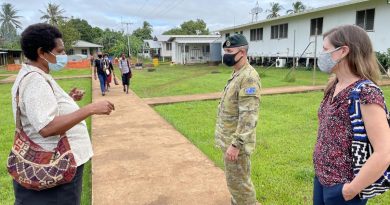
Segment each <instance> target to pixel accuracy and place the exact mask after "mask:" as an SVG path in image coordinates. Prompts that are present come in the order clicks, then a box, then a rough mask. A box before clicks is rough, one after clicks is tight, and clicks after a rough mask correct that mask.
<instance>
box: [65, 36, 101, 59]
mask: <svg viewBox="0 0 390 205" xmlns="http://www.w3.org/2000/svg"><path fill="white" fill-rule="evenodd" d="M102 48H103V46H102V45H98V44H94V43H90V42H87V41H83V40H78V41H76V42H75V43H74V45H73V47H72V49H71V50H70V51H69V52H70V53H69V55H76V54H81V55H86V56H90V55H91V54H96V53H97V52H99V51H101V49H102Z"/></svg>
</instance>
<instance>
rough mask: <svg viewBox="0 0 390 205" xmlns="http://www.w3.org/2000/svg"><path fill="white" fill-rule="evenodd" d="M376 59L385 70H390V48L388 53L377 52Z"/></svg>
mask: <svg viewBox="0 0 390 205" xmlns="http://www.w3.org/2000/svg"><path fill="white" fill-rule="evenodd" d="M376 58H377V59H378V61H379V63H380V64H381V65H382V66H383V67H384V68H385V69H389V68H390V48H389V49H387V53H386V52H376Z"/></svg>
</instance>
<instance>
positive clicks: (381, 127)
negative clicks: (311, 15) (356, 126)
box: [313, 25, 390, 205]
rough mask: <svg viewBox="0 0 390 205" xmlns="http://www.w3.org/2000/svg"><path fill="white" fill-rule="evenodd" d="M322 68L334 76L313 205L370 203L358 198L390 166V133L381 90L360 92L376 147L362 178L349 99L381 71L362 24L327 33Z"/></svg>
mask: <svg viewBox="0 0 390 205" xmlns="http://www.w3.org/2000/svg"><path fill="white" fill-rule="evenodd" d="M323 36H324V40H323V52H322V53H321V55H320V56H319V58H318V67H319V68H320V69H321V70H322V71H324V72H328V73H333V75H332V77H331V79H330V81H329V84H328V86H327V88H326V89H325V96H324V99H323V101H322V102H321V105H320V108H319V110H318V119H319V128H318V137H317V143H316V145H315V148H314V155H313V162H314V169H315V178H314V194H313V200H314V205H338V204H359V205H360V204H363V205H364V204H366V203H367V200H361V199H360V198H359V196H358V194H359V193H360V192H361V191H362V190H363V189H364V188H366V187H368V186H369V185H371V184H372V183H373V182H375V181H376V180H377V179H379V178H380V176H381V175H382V174H383V173H384V171H385V170H386V168H387V167H388V166H389V164H390V129H389V125H388V123H387V119H386V113H385V110H384V106H385V103H384V99H383V97H382V91H381V90H380V89H378V88H376V87H372V86H366V87H364V88H363V89H362V91H361V94H360V101H361V102H360V103H361V112H362V117H363V121H364V124H365V128H366V131H367V135H368V136H369V140H370V142H371V144H372V146H373V148H374V152H373V154H372V155H371V157H370V158H369V159H368V160H367V162H366V163H365V164H364V166H363V167H362V169H361V170H360V172H359V175H357V176H356V177H354V174H353V170H352V151H351V149H352V138H353V132H352V125H351V122H350V119H349V112H348V106H349V104H348V100H349V95H350V93H351V91H352V89H353V88H354V87H355V86H356V85H357V84H358V83H359V82H361V81H362V80H366V79H368V80H371V81H372V82H374V83H377V82H378V79H379V74H380V73H379V68H378V64H377V63H376V58H375V54H374V51H373V48H372V45H371V41H370V39H369V37H368V35H367V33H366V32H365V31H364V30H363V29H361V28H360V27H357V26H352V25H346V26H340V27H337V28H334V29H332V30H330V31H329V32H327V33H325V34H324V35H323Z"/></svg>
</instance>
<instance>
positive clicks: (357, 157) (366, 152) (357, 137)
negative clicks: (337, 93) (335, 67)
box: [348, 80, 390, 199]
mask: <svg viewBox="0 0 390 205" xmlns="http://www.w3.org/2000/svg"><path fill="white" fill-rule="evenodd" d="M366 86H373V87H376V88H378V89H379V87H378V86H377V85H375V84H374V83H373V82H372V81H370V80H364V81H362V82H360V83H358V84H357V85H356V86H355V88H354V89H353V90H352V92H351V94H350V96H349V107H348V112H349V118H350V120H351V124H352V131H353V139H352V158H353V160H352V168H353V173H354V175H355V177H356V176H357V175H358V173H359V171H360V169H361V168H362V167H363V165H364V163H365V162H366V161H367V160H368V158H369V157H370V156H371V155H372V153H373V147H372V145H371V143H370V140H369V139H368V136H367V132H366V128H365V127H364V122H363V118H362V113H361V109H360V100H359V98H360V92H361V90H362V88H364V87H366ZM382 96H383V93H382ZM383 99H384V96H383ZM385 112H386V117H387V123H388V124H389V126H390V114H389V112H388V110H387V107H386V103H385ZM389 189H390V166H389V167H388V168H387V170H386V171H385V172H384V173H383V175H382V176H381V177H380V178H379V179H378V180H377V181H375V182H374V183H373V184H371V185H370V186H368V187H366V188H365V189H363V190H362V191H361V192H360V193H359V197H360V198H361V199H368V198H372V197H374V196H377V195H380V194H383V193H384V192H386V191H387V190H389Z"/></svg>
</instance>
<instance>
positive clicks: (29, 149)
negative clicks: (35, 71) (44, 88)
mask: <svg viewBox="0 0 390 205" xmlns="http://www.w3.org/2000/svg"><path fill="white" fill-rule="evenodd" d="M30 73H32V72H29V73H27V74H26V75H25V76H23V78H24V77H26V76H27V75H28V74H30ZM23 78H22V80H23ZM48 83H49V82H48ZM49 85H50V86H51V84H50V83H49ZM7 169H8V172H9V173H10V175H11V176H12V178H13V179H14V180H15V181H16V182H18V183H19V184H20V185H22V186H23V187H25V188H26V189H32V190H36V191H40V190H43V189H49V188H52V187H55V186H58V185H61V184H65V183H69V182H71V181H72V180H73V178H74V176H75V174H76V171H77V164H76V161H75V159H74V155H73V153H72V151H71V148H70V144H69V141H68V138H67V136H66V135H65V134H63V135H61V136H60V140H59V141H58V144H57V147H56V148H55V149H54V150H53V151H47V150H44V149H43V148H42V147H41V146H39V145H38V144H36V143H34V142H33V141H32V140H31V139H30V138H29V137H28V136H27V135H26V133H25V132H24V131H23V126H22V121H21V119H20V107H19V88H18V90H17V92H16V130H15V137H14V144H13V146H12V149H11V153H10V154H9V156H8V161H7Z"/></svg>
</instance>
